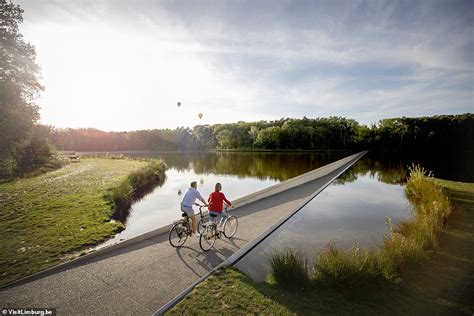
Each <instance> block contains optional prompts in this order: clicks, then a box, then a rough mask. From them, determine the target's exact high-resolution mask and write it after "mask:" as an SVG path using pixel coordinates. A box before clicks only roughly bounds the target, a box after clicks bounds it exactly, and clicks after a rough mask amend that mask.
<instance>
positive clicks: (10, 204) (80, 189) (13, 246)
mask: <svg viewBox="0 0 474 316" xmlns="http://www.w3.org/2000/svg"><path fill="white" fill-rule="evenodd" d="M147 164H148V162H146V161H136V160H125V159H118V160H112V159H101V158H85V159H82V160H81V162H80V163H74V164H69V165H67V166H65V167H63V168H61V169H59V170H56V171H53V172H50V173H47V174H43V175H40V176H37V177H33V178H26V179H20V180H17V181H14V182H10V183H3V184H0V203H1V205H2V208H1V209H0V232H1V233H0V234H1V238H0V244H1V247H0V248H1V249H2V256H0V271H2V273H1V275H0V284H5V283H7V282H10V281H12V280H15V279H18V278H20V277H24V276H26V275H29V274H31V273H34V272H37V271H40V270H43V269H45V268H48V267H50V266H53V265H55V264H57V263H59V262H60V260H61V258H62V257H65V255H66V254H68V253H70V252H71V251H73V250H78V249H81V248H82V247H84V246H87V245H94V244H97V243H99V242H101V241H104V240H105V239H107V238H109V237H110V236H112V235H113V234H115V233H116V232H118V231H120V230H122V229H123V224H122V223H120V222H118V221H110V218H111V216H112V215H113V210H112V209H111V204H110V202H109V201H107V200H106V199H104V195H105V194H106V193H107V192H108V189H109V188H113V187H116V186H118V185H120V183H122V182H123V181H124V179H127V175H128V174H129V173H130V172H133V171H138V170H140V169H141V168H145V167H146V166H147Z"/></svg>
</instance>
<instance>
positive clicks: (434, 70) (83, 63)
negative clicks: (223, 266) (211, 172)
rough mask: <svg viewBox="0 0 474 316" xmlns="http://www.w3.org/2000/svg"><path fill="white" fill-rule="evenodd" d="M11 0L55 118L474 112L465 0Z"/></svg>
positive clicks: (470, 4) (66, 122)
mask: <svg viewBox="0 0 474 316" xmlns="http://www.w3.org/2000/svg"><path fill="white" fill-rule="evenodd" d="M14 2H15V3H18V4H20V6H21V7H22V8H23V9H24V10H25V12H24V22H23V24H22V25H21V28H20V29H21V32H22V33H23V35H24V37H25V40H26V41H28V42H30V43H31V44H33V45H34V46H35V47H36V52H37V63H38V64H39V65H40V67H41V73H42V83H43V84H44V86H45V91H44V92H43V93H42V94H41V96H40V98H39V99H38V100H37V103H38V104H39V106H40V107H41V110H40V114H41V123H44V124H49V125H53V126H56V127H73V128H77V127H83V128H89V127H93V128H98V129H101V130H105V131H126V130H139V129H153V128H175V127H178V126H188V127H192V126H194V125H198V124H215V123H229V122H237V121H259V120H275V119H280V118H282V117H294V118H301V117H303V116H306V117H310V118H314V117H327V116H344V117H348V118H353V119H355V120H357V121H358V122H359V123H362V124H371V123H375V122H377V121H378V120H380V119H383V118H389V117H400V116H426V115H439V114H461V113H466V112H471V113H472V112H474V1H470V0H467V1H458V0H445V1H436V0H424V1H414V0H409V1H393V0H392V1H382V0H377V1H357V0H350V1H342V0H333V1H330V0H324V1H315V0H314V1H304V0H298V1H286V0H272V1H270V0H254V1H227V0H222V1H220V0H219V1H218V0H215V1H151V0H149V1H121V0H116V1H112V0H93V1H82V0H76V1H72V0H70V1H67V0H17V1H15V0H14ZM177 102H181V106H180V107H178V105H177ZM199 113H202V118H199Z"/></svg>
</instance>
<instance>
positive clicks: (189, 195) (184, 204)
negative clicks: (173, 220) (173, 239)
mask: <svg viewBox="0 0 474 316" xmlns="http://www.w3.org/2000/svg"><path fill="white" fill-rule="evenodd" d="M196 199H199V200H201V202H202V203H204V205H206V206H207V203H206V200H205V199H204V198H203V197H202V196H201V193H199V191H198V190H197V182H196V181H193V182H191V187H190V188H189V189H188V190H187V191H186V193H185V194H184V197H183V201H181V211H183V212H184V213H186V214H187V215H188V217H189V218H191V221H192V226H193V236H199V234H198V233H196V230H197V221H196V216H195V215H194V210H193V205H194V203H195V202H196Z"/></svg>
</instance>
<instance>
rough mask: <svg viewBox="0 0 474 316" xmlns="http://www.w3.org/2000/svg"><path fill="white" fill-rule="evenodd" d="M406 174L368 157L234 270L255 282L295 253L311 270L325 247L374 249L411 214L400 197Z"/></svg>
mask: <svg viewBox="0 0 474 316" xmlns="http://www.w3.org/2000/svg"><path fill="white" fill-rule="evenodd" d="M406 176H407V170H406V168H405V167H404V165H403V163H402V162H401V161H396V160H381V159H380V157H375V156H374V155H372V156H370V155H369V156H367V157H366V158H363V159H362V160H360V161H359V162H357V163H356V164H355V165H354V166H353V167H351V168H350V169H349V170H348V171H346V172H345V173H344V174H343V175H342V176H341V177H339V178H338V179H337V180H336V181H335V182H333V183H332V184H331V185H330V186H328V187H327V188H326V189H325V190H324V191H322V192H321V193H320V194H319V195H318V196H316V197H315V198H314V199H313V200H312V201H310V202H309V203H308V204H307V205H306V206H304V207H303V208H302V209H301V210H300V211H299V212H298V213H296V214H295V215H294V216H293V217H292V218H290V219H289V220H288V222H286V223H285V224H284V225H283V226H281V227H280V228H278V229H277V230H276V231H275V232H274V233H273V234H272V235H270V236H269V237H268V238H267V239H265V240H264V241H263V242H262V243H261V244H259V245H258V246H257V247H256V248H254V249H253V250H252V251H251V252H250V253H249V254H247V255H246V256H245V257H244V258H242V259H241V260H240V261H239V262H238V263H237V264H236V267H237V268H238V269H240V270H241V271H243V272H244V273H245V274H247V275H249V276H250V277H252V278H253V279H254V280H257V281H262V280H264V279H265V277H266V276H267V275H268V274H269V272H270V266H269V260H270V258H271V255H272V254H274V253H276V252H280V251H282V250H286V249H292V250H295V251H297V252H299V253H301V254H303V256H305V257H306V258H307V260H308V263H309V264H310V265H312V262H313V258H314V256H315V255H316V253H317V252H318V251H319V250H321V249H322V248H323V247H324V246H325V245H327V244H328V243H335V244H336V245H338V246H340V247H344V248H350V247H352V246H354V245H355V244H357V243H358V244H359V245H360V246H361V247H373V246H375V245H377V244H378V243H380V242H381V240H382V237H383V236H384V234H386V233H387V227H386V223H385V219H386V218H387V217H390V218H391V219H392V223H393V225H397V224H398V223H399V222H401V221H403V220H405V219H408V218H409V217H410V216H411V214H412V208H411V205H410V203H409V202H408V200H407V199H406V197H405V194H404V182H405V181H406Z"/></svg>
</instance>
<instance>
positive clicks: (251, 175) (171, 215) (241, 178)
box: [84, 152, 349, 248]
mask: <svg viewBox="0 0 474 316" xmlns="http://www.w3.org/2000/svg"><path fill="white" fill-rule="evenodd" d="M84 154H91V153H84ZM114 154H123V155H126V156H130V157H134V158H137V157H139V158H160V159H163V160H164V161H165V162H166V164H167V165H168V169H167V170H166V179H165V181H164V183H163V184H161V185H160V186H158V187H157V188H155V189H154V190H153V192H151V193H150V194H148V195H146V196H145V197H144V198H143V199H141V200H140V201H138V202H136V203H134V205H133V206H132V208H131V210H130V214H129V216H128V217H127V219H126V221H125V227H126V229H125V230H123V231H122V232H120V233H118V234H116V235H115V236H114V237H113V238H111V239H109V240H107V241H106V242H104V243H102V244H100V245H99V246H97V248H101V247H104V246H107V245H110V244H113V243H116V242H119V241H122V240H126V239H130V238H132V237H135V236H138V235H141V234H143V233H146V232H149V231H152V230H154V229H156V228H159V227H161V226H164V225H167V224H170V223H172V222H173V221H175V220H176V219H179V218H180V216H181V211H180V203H181V200H182V197H183V194H184V193H185V192H186V189H187V188H188V187H189V185H190V182H191V181H197V184H198V190H199V191H200V192H201V194H202V196H203V197H204V198H205V199H207V197H208V196H209V193H211V192H212V191H213V190H214V185H215V184H216V182H220V183H221V184H222V187H223V192H224V193H225V194H226V196H227V198H228V199H229V200H231V201H232V200H236V199H238V198H240V197H242V196H245V195H247V194H250V193H253V192H256V191H258V190H261V189H264V188H267V187H269V186H271V185H274V184H277V183H279V182H281V181H285V180H288V179H290V178H293V177H296V176H297V175H300V174H303V173H305V172H308V171H310V170H313V169H316V168H319V167H321V166H323V165H326V164H328V163H330V162H333V161H336V160H338V159H341V158H343V157H345V156H347V155H349V153H344V152H335V153H310V154H308V153H248V152H246V153H242V152H240V153H227V152H213V153H209V152H207V153H202V152H201V153H199V152H197V153H157V152H121V153H114ZM196 211H197V210H196Z"/></svg>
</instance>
